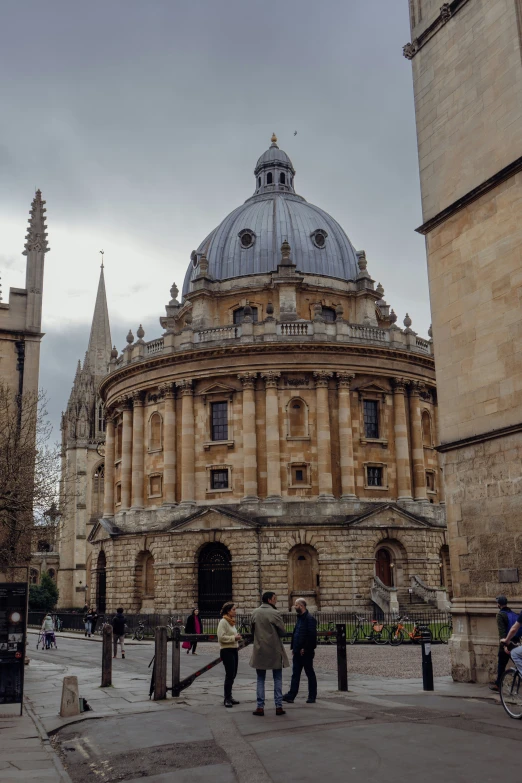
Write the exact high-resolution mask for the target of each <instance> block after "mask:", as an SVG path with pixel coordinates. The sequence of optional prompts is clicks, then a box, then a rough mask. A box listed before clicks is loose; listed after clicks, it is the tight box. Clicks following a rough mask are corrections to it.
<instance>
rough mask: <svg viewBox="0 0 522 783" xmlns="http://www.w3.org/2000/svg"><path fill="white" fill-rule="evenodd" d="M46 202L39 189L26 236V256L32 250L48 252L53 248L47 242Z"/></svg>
mask: <svg viewBox="0 0 522 783" xmlns="http://www.w3.org/2000/svg"><path fill="white" fill-rule="evenodd" d="M44 204H45V201H44V200H43V199H42V192H41V190H37V191H36V193H35V194H34V198H33V201H32V203H31V209H30V212H29V226H28V228H27V234H26V237H25V240H26V241H25V249H24V252H23V255H24V256H27V255H28V254H29V253H30V252H31V250H37V251H40V252H42V253H47V252H49V250H50V249H51V248H50V247H49V245H48V244H47V231H46V229H47V226H46V225H45V213H46V212H47V210H46V208H45V206H44Z"/></svg>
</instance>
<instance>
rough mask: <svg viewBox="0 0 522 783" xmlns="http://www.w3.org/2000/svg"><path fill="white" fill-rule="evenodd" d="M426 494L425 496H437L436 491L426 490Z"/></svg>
mask: <svg viewBox="0 0 522 783" xmlns="http://www.w3.org/2000/svg"><path fill="white" fill-rule="evenodd" d="M426 494H427V495H436V494H437V490H436V489H427V490H426Z"/></svg>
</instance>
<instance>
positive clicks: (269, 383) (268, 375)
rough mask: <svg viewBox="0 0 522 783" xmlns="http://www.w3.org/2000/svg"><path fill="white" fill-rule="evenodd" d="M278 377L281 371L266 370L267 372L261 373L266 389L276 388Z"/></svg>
mask: <svg viewBox="0 0 522 783" xmlns="http://www.w3.org/2000/svg"><path fill="white" fill-rule="evenodd" d="M280 377H281V373H280V372H277V370H268V371H267V372H262V373H261V378H263V380H264V382H265V385H266V388H267V389H274V388H275V389H277V383H278V381H279V378H280Z"/></svg>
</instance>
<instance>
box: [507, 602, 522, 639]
mask: <svg viewBox="0 0 522 783" xmlns="http://www.w3.org/2000/svg"><path fill="white" fill-rule="evenodd" d="M504 614H505V615H506V617H507V621H508V632H509V631H510V630H511V628H512V627H513V626H514V625H515V623H516V622H518V614H517V613H516V612H512V611H511V609H508V611H507V612H504ZM521 637H522V627H521V628H519V631H518V633H517V635H516V636H514V637H513V638H512V640H511V641H512V642H519V641H520V638H521Z"/></svg>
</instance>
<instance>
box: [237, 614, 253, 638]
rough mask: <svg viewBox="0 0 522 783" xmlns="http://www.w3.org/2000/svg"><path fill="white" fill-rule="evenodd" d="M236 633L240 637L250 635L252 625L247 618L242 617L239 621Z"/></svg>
mask: <svg viewBox="0 0 522 783" xmlns="http://www.w3.org/2000/svg"><path fill="white" fill-rule="evenodd" d="M237 632H238V633H240V634H241V636H245V634H251V633H252V623H251V622H250V619H249V618H247V617H242V618H241V619H240V621H239V625H238V629H237Z"/></svg>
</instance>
